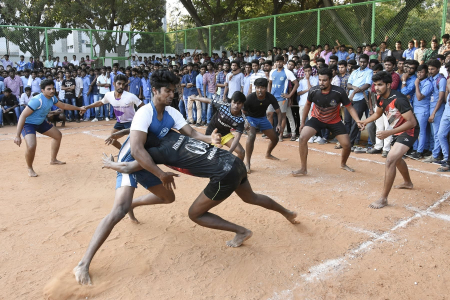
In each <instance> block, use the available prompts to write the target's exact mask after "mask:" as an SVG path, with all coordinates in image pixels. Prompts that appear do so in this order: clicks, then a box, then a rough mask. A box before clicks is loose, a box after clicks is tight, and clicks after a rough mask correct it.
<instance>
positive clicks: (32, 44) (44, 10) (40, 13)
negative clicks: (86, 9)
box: [0, 0, 70, 57]
mask: <svg viewBox="0 0 450 300" xmlns="http://www.w3.org/2000/svg"><path fill="white" fill-rule="evenodd" d="M52 3H53V1H51V0H33V1H31V3H30V1H25V0H4V1H3V3H2V5H1V6H0V19H1V20H2V21H3V22H2V23H4V24H11V25H23V26H43V27H55V26H56V25H57V22H56V20H55V19H54V18H53V16H52V11H53V10H52ZM62 25H64V24H62ZM69 33H70V31H68V30H48V32H47V37H48V44H49V45H52V44H53V43H54V42H55V41H57V40H59V39H62V38H66V37H67V36H68V35H69ZM0 36H3V37H5V38H6V39H7V40H8V41H10V42H12V43H14V44H16V45H18V46H19V49H20V51H22V52H23V53H26V52H30V53H31V55H32V56H34V57H37V56H41V55H43V54H45V55H48V54H49V53H46V52H45V31H44V29H35V28H4V27H2V30H1V31H0ZM50 54H51V53H50Z"/></svg>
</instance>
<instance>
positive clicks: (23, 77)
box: [20, 69, 30, 88]
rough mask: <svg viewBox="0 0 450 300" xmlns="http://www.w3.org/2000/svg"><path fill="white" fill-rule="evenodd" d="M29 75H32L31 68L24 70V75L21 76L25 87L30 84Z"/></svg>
mask: <svg viewBox="0 0 450 300" xmlns="http://www.w3.org/2000/svg"><path fill="white" fill-rule="evenodd" d="M29 77H30V70H28V69H25V70H24V71H23V72H22V76H20V79H22V85H23V88H25V87H27V86H28V79H29Z"/></svg>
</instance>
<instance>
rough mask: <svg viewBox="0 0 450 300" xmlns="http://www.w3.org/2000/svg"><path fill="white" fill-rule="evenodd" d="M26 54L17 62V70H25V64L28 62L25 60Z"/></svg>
mask: <svg viewBox="0 0 450 300" xmlns="http://www.w3.org/2000/svg"><path fill="white" fill-rule="evenodd" d="M24 59H25V56H23V55H21V56H20V60H19V61H18V62H16V65H17V71H23V70H25V65H26V64H27V63H26V62H25V61H24Z"/></svg>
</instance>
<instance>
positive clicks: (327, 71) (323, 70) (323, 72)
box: [319, 68, 333, 80]
mask: <svg viewBox="0 0 450 300" xmlns="http://www.w3.org/2000/svg"><path fill="white" fill-rule="evenodd" d="M319 75H326V76H328V78H330V80H331V78H333V71H332V70H331V69H328V68H321V69H320V70H319Z"/></svg>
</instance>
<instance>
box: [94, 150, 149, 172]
mask: <svg viewBox="0 0 450 300" xmlns="http://www.w3.org/2000/svg"><path fill="white" fill-rule="evenodd" d="M102 161H103V166H102V169H111V170H114V171H117V172H119V173H124V174H131V173H134V172H137V171H139V170H142V169H143V168H142V167H141V165H139V163H138V162H137V161H130V162H115V161H114V157H113V156H112V154H111V155H110V156H108V155H106V154H105V153H103V157H102Z"/></svg>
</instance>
